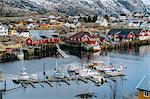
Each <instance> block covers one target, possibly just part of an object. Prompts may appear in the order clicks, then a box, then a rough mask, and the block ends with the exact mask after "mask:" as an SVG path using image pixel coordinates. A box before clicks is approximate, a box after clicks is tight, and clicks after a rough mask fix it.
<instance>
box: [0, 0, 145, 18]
mask: <svg viewBox="0 0 150 99" xmlns="http://www.w3.org/2000/svg"><path fill="white" fill-rule="evenodd" d="M0 9H1V12H2V11H6V12H7V10H8V11H9V13H12V12H14V11H16V10H17V11H18V10H19V11H20V12H21V11H23V12H36V13H45V12H59V13H65V14H68V15H79V14H88V15H89V14H94V13H97V14H103V15H104V14H118V13H130V12H146V11H147V9H146V7H145V4H144V3H143V1H142V0H0ZM4 9H5V10H4ZM11 9H14V10H13V11H11ZM3 13H5V12H3ZM7 13H8V12H7Z"/></svg>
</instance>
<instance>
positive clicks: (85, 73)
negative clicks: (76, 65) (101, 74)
mask: <svg viewBox="0 0 150 99" xmlns="http://www.w3.org/2000/svg"><path fill="white" fill-rule="evenodd" d="M97 74H98V72H97V71H93V70H91V69H88V68H82V69H81V70H80V72H79V76H81V77H92V76H93V75H97Z"/></svg>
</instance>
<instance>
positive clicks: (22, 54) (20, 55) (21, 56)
mask: <svg viewBox="0 0 150 99" xmlns="http://www.w3.org/2000/svg"><path fill="white" fill-rule="evenodd" d="M17 59H19V60H22V59H24V53H23V51H20V52H18V53H17Z"/></svg>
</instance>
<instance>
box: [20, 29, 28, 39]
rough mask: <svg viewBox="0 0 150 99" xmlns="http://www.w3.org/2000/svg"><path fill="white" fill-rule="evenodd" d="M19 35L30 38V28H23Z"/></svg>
mask: <svg viewBox="0 0 150 99" xmlns="http://www.w3.org/2000/svg"><path fill="white" fill-rule="evenodd" d="M19 36H22V37H27V38H28V37H29V36H30V32H29V31H28V30H21V31H19Z"/></svg>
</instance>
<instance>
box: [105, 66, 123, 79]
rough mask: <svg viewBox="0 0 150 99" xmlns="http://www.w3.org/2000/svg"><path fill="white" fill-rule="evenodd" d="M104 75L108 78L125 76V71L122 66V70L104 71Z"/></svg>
mask: <svg viewBox="0 0 150 99" xmlns="http://www.w3.org/2000/svg"><path fill="white" fill-rule="evenodd" d="M104 73H105V75H106V76H112V77H115V76H125V71H124V69H123V67H122V66H120V68H118V69H117V68H115V69H113V70H106V71H104Z"/></svg>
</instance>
